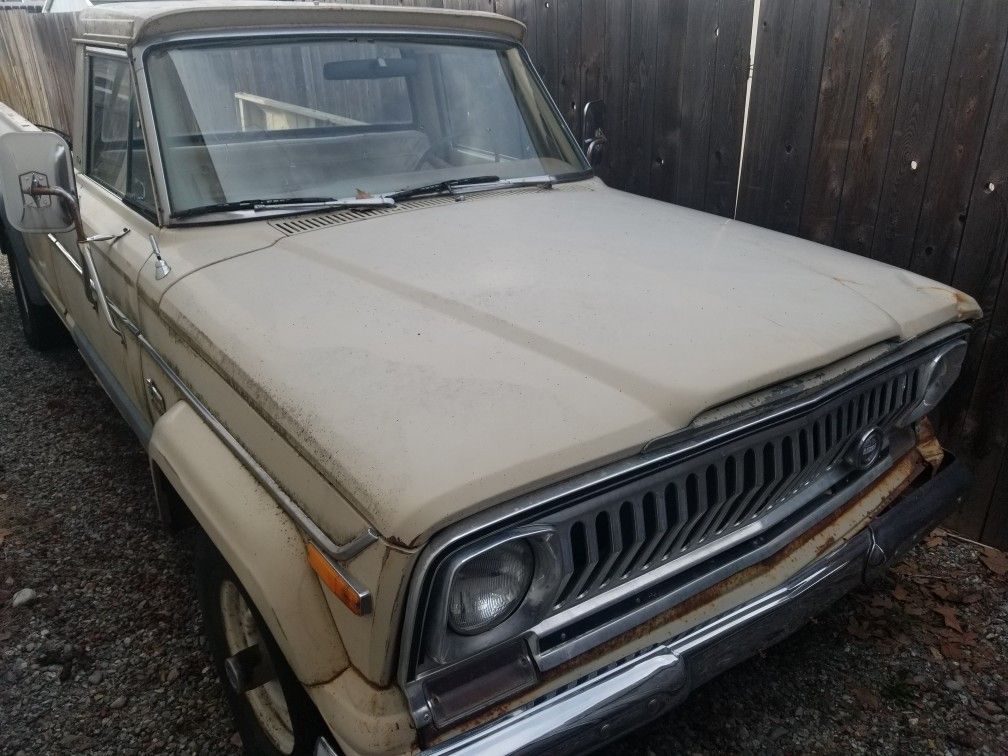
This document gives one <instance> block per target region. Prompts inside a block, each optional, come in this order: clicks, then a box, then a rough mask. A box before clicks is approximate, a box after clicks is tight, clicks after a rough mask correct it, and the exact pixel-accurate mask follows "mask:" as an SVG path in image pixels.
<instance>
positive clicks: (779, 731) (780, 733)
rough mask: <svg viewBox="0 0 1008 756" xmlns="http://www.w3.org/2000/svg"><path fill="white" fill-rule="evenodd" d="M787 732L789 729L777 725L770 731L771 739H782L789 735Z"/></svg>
mask: <svg viewBox="0 0 1008 756" xmlns="http://www.w3.org/2000/svg"><path fill="white" fill-rule="evenodd" d="M787 733H788V731H787V729H785V728H784V727H775V728H774V729H773V731H771V733H770V740H780V739H781V738H783V737H784V736H785V735H787Z"/></svg>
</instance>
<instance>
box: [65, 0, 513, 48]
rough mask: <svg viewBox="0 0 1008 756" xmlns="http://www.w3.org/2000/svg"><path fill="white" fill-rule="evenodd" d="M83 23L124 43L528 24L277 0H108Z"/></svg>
mask: <svg viewBox="0 0 1008 756" xmlns="http://www.w3.org/2000/svg"><path fill="white" fill-rule="evenodd" d="M77 24H78V26H77V28H78V33H79V34H80V36H81V37H82V38H84V39H86V40H88V41H94V42H104V43H107V44H114V45H123V46H125V45H133V44H136V43H137V42H141V41H146V40H149V39H153V38H157V37H165V36H168V35H173V34H180V33H186V32H202V31H208V30H219V31H224V30H226V31H234V30H240V29H262V28H271V29H283V28H288V29H289V28H292V27H294V28H309V29H319V28H326V27H328V28H332V27H341V26H343V27H355V28H369V29H370V28H379V29H380V28H383V27H387V28H398V29H401V28H407V29H413V28H416V29H422V30H424V31H439V30H440V31H452V32H458V31H461V32H475V33H479V34H498V35H502V36H505V37H510V38H512V39H514V40H516V41H519V42H520V41H521V40H522V38H523V37H524V36H525V25H524V24H522V23H521V22H519V21H516V20H515V19H513V18H508V17H507V16H501V15H499V14H496V13H485V12H482V11H458V10H444V9H440V8H404V7H396V6H385V5H349V4H337V3H327V2H277V1H276V0H262V1H261V2H260V1H259V0H238V1H237V2H227V0H211V1H210V2H199V1H198V0H182V1H181V2H122V3H119V2H117V3H107V4H105V3H103V4H101V5H97V6H94V7H91V8H87V9H86V10H83V11H81V12H80V14H79V16H78V18H77Z"/></svg>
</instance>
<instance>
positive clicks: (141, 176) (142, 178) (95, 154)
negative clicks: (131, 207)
mask: <svg viewBox="0 0 1008 756" xmlns="http://www.w3.org/2000/svg"><path fill="white" fill-rule="evenodd" d="M88 92H89V103H90V111H89V121H88V154H87V174H88V175H89V176H91V177H92V178H94V179H96V180H97V181H100V182H101V183H102V184H104V185H105V186H107V187H108V188H109V189H111V190H112V191H114V192H115V193H116V194H119V195H120V196H122V197H124V198H126V199H128V200H130V201H131V202H132V203H134V204H137V205H140V206H141V207H144V208H147V209H149V210H153V208H154V201H153V196H152V191H151V185H150V170H149V167H148V164H147V151H146V148H145V145H144V140H143V134H142V132H141V130H140V118H139V113H138V112H137V108H136V105H135V100H134V98H133V87H132V84H131V81H130V76H129V66H128V64H127V62H126V61H125V60H119V59H114V58H104V57H93V58H91V60H90V75H89V81H88Z"/></svg>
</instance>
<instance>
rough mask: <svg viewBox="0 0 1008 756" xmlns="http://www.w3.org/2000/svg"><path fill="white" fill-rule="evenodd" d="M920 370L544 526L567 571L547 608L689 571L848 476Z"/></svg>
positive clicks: (913, 389)
mask: <svg viewBox="0 0 1008 756" xmlns="http://www.w3.org/2000/svg"><path fill="white" fill-rule="evenodd" d="M920 372H921V367H920V364H910V365H903V366H902V367H901V369H899V370H896V371H893V372H890V373H887V374H885V375H883V376H879V377H877V378H876V379H875V380H873V381H869V382H866V383H864V384H861V385H859V386H857V387H856V389H854V390H851V391H849V392H847V393H846V394H845V395H843V396H842V397H839V398H838V399H834V401H832V402H830V403H829V404H828V405H826V406H825V407H821V408H820V409H818V410H817V411H813V412H810V413H808V414H806V415H804V416H803V417H801V418H800V419H797V421H794V420H793V421H792V422H790V423H786V424H784V425H782V426H779V427H777V428H776V429H774V430H773V431H770V432H763V433H759V434H754V435H753V436H750V437H747V438H744V439H741V440H739V441H736V442H735V443H733V444H729V445H726V446H721V447H718V448H716V449H714V450H711V451H710V452H708V453H704V454H698V455H694V456H693V457H692V458H690V459H687V460H684V461H682V462H680V463H679V464H674V465H670V466H666V467H663V468H661V469H658V470H655V471H652V472H650V473H649V474H645V475H643V476H640V477H638V478H636V479H635V480H634V481H632V482H629V483H625V484H624V485H622V486H620V487H618V488H615V489H614V490H612V491H610V492H608V493H606V494H605V495H602V496H595V497H592V498H591V500H589V501H586V502H583V503H581V504H580V505H578V506H574V507H570V508H567V509H565V510H563V511H562V513H559V514H558V515H555V516H553V517H547V518H545V520H546V521H547V522H550V523H551V524H554V525H555V526H556V527H557V530H558V531H559V533H560V535H561V538H562V539H563V545H564V551H565V556H566V560H565V561H567V564H568V570H567V579H566V581H565V583H564V586H563V588H562V589H561V590H560V592H559V594H558V598H557V602H556V606H555V609H556V610H562V609H566V608H568V607H571V606H574V605H575V604H578V603H580V602H581V601H584V600H586V599H588V598H591V597H592V596H594V595H596V594H598V593H601V592H604V591H606V590H608V589H610V588H613V587H615V586H618V585H620V584H621V583H623V582H625V581H628V580H631V579H633V578H635V577H637V576H639V575H642V574H644V573H647V572H649V571H650V570H653V569H655V568H657V567H659V566H662V565H664V564H667V563H670V562H674V561H677V560H683V561H684V562H688V563H693V562H694V561H695V560H692V559H687V557H689V556H690V555H696V556H702V557H704V558H706V557H707V556H709V555H710V554H713V553H717V552H718V551H720V550H721V549H720V548H719V546H720V545H721V544H722V543H724V545H725V547H727V546H729V545H730V544H731V543H732V542H734V541H735V540H736V539H733V538H732V536H733V535H744V534H746V533H749V532H751V531H753V530H754V529H755V528H754V524H755V525H756V526H758V527H760V528H762V527H766V526H768V525H769V524H770V523H771V522H775V521H777V520H779V519H782V518H784V517H786V516H788V515H789V514H791V513H793V512H794V511H795V510H796V509H797V508H799V507H800V506H801V505H802V504H804V503H808V502H809V501H810V500H811V498H812V494H813V493H817V492H819V491H821V490H822V489H823V487H824V486H825V485H827V484H829V483H833V482H836V481H837V480H839V478H840V477H842V475H843V474H844V473H845V472H847V473H849V472H850V470H849V469H845V468H846V465H842V464H839V463H840V462H841V460H842V459H843V457H844V456H845V453H846V452H847V451H848V449H850V447H851V445H852V443H853V442H854V440H855V439H856V438H858V437H859V436H860V435H861V434H862V433H863V432H865V431H866V430H868V429H870V428H873V427H880V428H883V429H885V428H887V427H888V426H890V425H891V424H892V422H893V421H894V420H895V419H896V418H898V416H899V415H900V414H901V413H903V412H904V411H905V410H906V409H907V408H908V407H910V406H911V405H913V404H914V403H915V402H916V401H918V400H919V399H920V396H919V393H920V382H921V381H920ZM838 468H839V469H838ZM817 484H818V485H817ZM803 491H807V492H808V493H809V495H807V496H806V495H802V493H803Z"/></svg>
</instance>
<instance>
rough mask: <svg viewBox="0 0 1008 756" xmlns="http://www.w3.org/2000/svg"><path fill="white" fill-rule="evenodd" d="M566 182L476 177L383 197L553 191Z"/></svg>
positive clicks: (542, 179)
mask: <svg viewBox="0 0 1008 756" xmlns="http://www.w3.org/2000/svg"><path fill="white" fill-rule="evenodd" d="M561 180H564V179H563V177H559V178H558V177H557V176H530V177H528V178H508V179H502V178H501V177H500V176H475V177H473V178H463V179H452V180H451V181H442V182H440V183H438V184H427V185H426V186H418V187H415V188H413V189H401V190H399V191H398V192H390V193H388V194H383V195H381V196H382V197H388V198H390V199H394V200H395V201H396V202H400V201H402V200H404V199H408V198H410V197H417V196H419V195H422V194H451V195H453V196H456V197H464V196H465V195H466V194H475V193H476V192H487V191H493V190H494V189H519V188H521V187H526V186H538V187H541V188H543V189H552V188H553V184H555V183H557V182H558V181H561Z"/></svg>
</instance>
